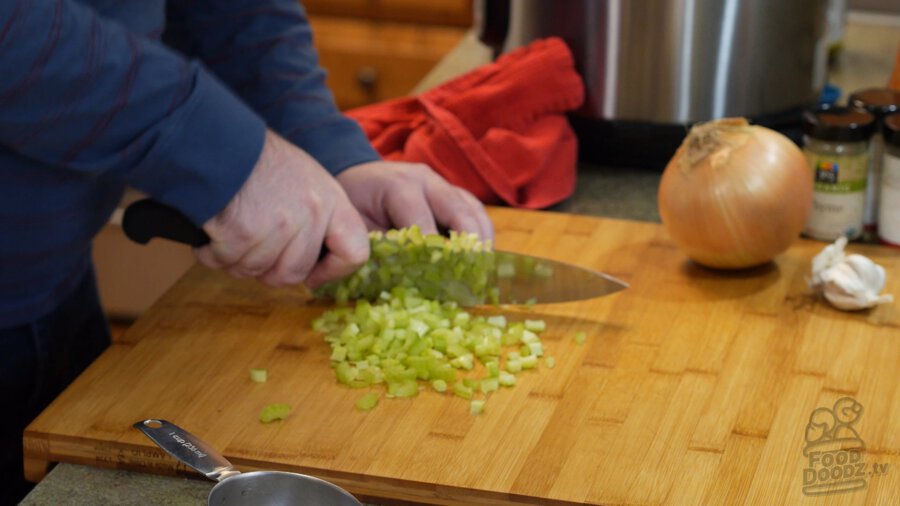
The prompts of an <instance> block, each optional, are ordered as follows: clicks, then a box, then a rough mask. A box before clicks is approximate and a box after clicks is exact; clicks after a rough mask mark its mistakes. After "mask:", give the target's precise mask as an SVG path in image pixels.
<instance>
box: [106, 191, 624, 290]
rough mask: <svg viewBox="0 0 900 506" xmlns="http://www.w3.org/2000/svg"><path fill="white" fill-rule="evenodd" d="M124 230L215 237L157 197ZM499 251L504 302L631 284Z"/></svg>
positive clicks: (129, 215)
mask: <svg viewBox="0 0 900 506" xmlns="http://www.w3.org/2000/svg"><path fill="white" fill-rule="evenodd" d="M122 229H123V230H124V232H125V235H126V236H127V237H128V238H129V239H131V240H132V241H134V242H136V243H138V244H147V243H148V242H149V241H150V240H151V239H153V238H154V237H161V238H164V239H169V240H172V241H176V242H180V243H183V244H187V245H190V246H193V247H201V246H204V245H205V244H207V243H209V241H210V238H209V236H208V235H207V234H206V232H204V231H203V229H201V228H200V227H198V226H196V225H194V223H193V222H191V221H190V219H188V218H187V216H185V215H184V214H182V213H181V212H180V211H178V210H177V209H175V208H172V207H169V206H167V205H165V204H162V203H160V202H157V201H155V200H152V199H144V200H139V201H137V202H135V203H133V204H131V205H130V206H128V207H127V208H126V209H125V213H124V215H123V217H122ZM323 253H324V251H323ZM493 254H494V257H495V261H494V262H493V269H492V271H491V272H489V273H488V276H489V283H491V284H492V286H496V287H497V288H498V289H499V301H498V302H499V303H501V304H525V303H530V302H534V303H539V304H552V303H558V302H572V301H577V300H584V299H591V298H595V297H602V296H604V295H610V294H612V293H616V292H618V291H620V290H623V289H625V288H628V284H627V283H625V282H624V281H622V280H620V279H617V278H615V277H613V276H610V275H608V274H604V273H602V272H597V271H595V270H591V269H587V268H584V267H580V266H577V265H573V264H569V263H565V262H560V261H557V260H551V259H548V258H542V257H537V256H533V255H527V254H523V253H516V252H511V251H501V250H494V251H493ZM447 293H452V299H453V300H455V301H456V302H458V303H460V304H462V305H464V306H471V305H477V304H479V303H481V302H482V301H481V300H480V299H479V298H478V297H476V296H475V295H474V294H472V293H471V291H469V290H468V288H467V287H465V286H463V285H460V286H458V287H453V289H450V290H447Z"/></svg>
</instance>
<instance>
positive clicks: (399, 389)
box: [388, 379, 419, 397]
mask: <svg viewBox="0 0 900 506" xmlns="http://www.w3.org/2000/svg"><path fill="white" fill-rule="evenodd" d="M388 393H389V394H391V395H393V396H395V397H414V396H416V395H418V394H419V382H418V381H416V380H415V379H411V380H401V381H397V382H393V383H388Z"/></svg>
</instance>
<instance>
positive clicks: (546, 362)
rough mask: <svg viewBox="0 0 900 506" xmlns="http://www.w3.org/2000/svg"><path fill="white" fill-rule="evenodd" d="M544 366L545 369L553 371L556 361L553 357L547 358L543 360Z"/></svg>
mask: <svg viewBox="0 0 900 506" xmlns="http://www.w3.org/2000/svg"><path fill="white" fill-rule="evenodd" d="M544 365H546V366H547V369H553V368H554V367H556V359H555V358H553V357H547V358H545V359H544Z"/></svg>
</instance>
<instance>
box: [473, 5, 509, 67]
mask: <svg viewBox="0 0 900 506" xmlns="http://www.w3.org/2000/svg"><path fill="white" fill-rule="evenodd" d="M509 2H510V0H479V2H478V5H476V7H475V16H476V22H475V24H476V26H478V39H479V40H480V41H481V42H483V43H484V44H485V45H487V46H488V47H490V48H491V49H492V50H493V53H494V58H496V57H497V56H498V55H500V53H501V52H503V44H504V43H505V42H506V35H507V34H508V33H509V16H510V14H509V13H510V3H509Z"/></svg>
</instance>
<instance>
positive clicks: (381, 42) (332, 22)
mask: <svg viewBox="0 0 900 506" xmlns="http://www.w3.org/2000/svg"><path fill="white" fill-rule="evenodd" d="M302 3H303V5H304V6H305V7H306V9H307V12H308V13H309V19H310V23H311V24H312V27H313V34H314V38H315V44H316V47H317V48H318V51H319V57H320V60H321V64H322V66H323V67H324V68H325V69H326V70H327V71H328V85H329V86H330V87H331V89H332V91H333V92H334V94H335V99H336V100H337V103H338V106H340V107H341V108H342V109H349V108H352V107H358V106H361V105H365V104H370V103H373V102H379V101H382V100H387V99H390V98H395V97H399V96H403V95H407V94H409V93H410V90H412V89H413V87H414V86H415V85H416V84H417V83H418V82H419V81H420V80H421V79H422V78H423V77H425V75H426V74H427V73H428V72H429V71H430V70H431V69H432V68H433V67H434V66H435V65H436V64H437V63H438V62H439V61H440V60H441V58H443V57H444V56H445V55H446V54H447V53H449V52H450V50H452V49H453V48H454V47H455V46H456V45H457V44H458V43H459V42H460V41H461V40H462V38H463V36H464V35H465V34H466V32H467V31H468V29H469V27H470V26H471V24H472V0H429V1H415V0H305V1H303V2H302Z"/></svg>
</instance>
